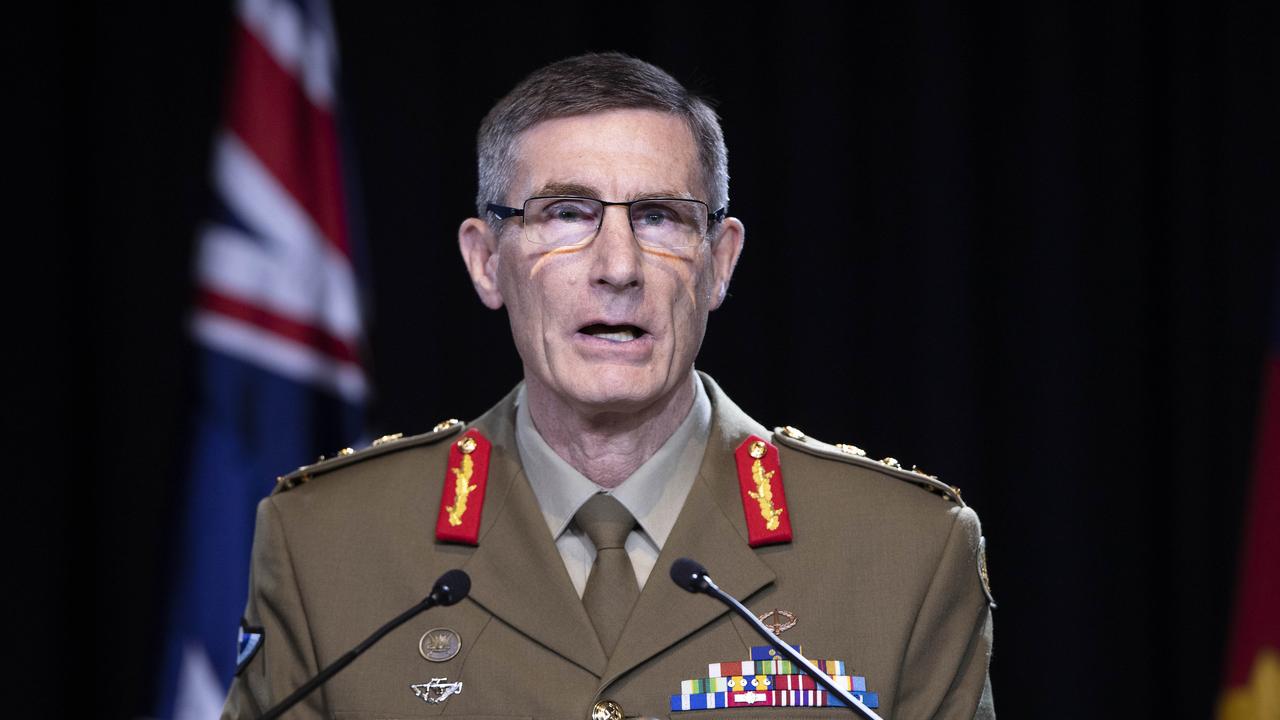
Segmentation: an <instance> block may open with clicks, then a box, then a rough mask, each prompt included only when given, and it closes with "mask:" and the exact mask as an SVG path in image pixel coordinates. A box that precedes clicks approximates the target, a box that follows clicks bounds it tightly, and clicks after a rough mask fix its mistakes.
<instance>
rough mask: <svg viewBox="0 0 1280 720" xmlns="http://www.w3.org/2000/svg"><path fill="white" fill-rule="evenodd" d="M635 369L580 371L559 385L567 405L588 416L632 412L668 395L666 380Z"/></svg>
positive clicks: (590, 369)
mask: <svg viewBox="0 0 1280 720" xmlns="http://www.w3.org/2000/svg"><path fill="white" fill-rule="evenodd" d="M637 370H639V369H638V368H584V369H583V370H581V371H580V374H579V375H578V376H577V377H575V378H574V379H573V381H572V382H567V383H564V384H563V385H561V387H562V388H563V389H564V399H565V400H568V401H569V404H571V405H574V406H577V407H578V408H580V409H582V410H584V411H587V412H591V413H601V412H608V413H612V412H636V411H639V410H642V409H644V408H647V407H649V406H651V405H653V404H654V403H656V402H659V401H660V400H662V398H663V397H664V396H666V395H667V394H668V393H669V392H670V389H671V388H670V386H669V384H668V383H666V382H664V381H665V380H666V378H655V377H653V375H652V374H651V373H648V372H637Z"/></svg>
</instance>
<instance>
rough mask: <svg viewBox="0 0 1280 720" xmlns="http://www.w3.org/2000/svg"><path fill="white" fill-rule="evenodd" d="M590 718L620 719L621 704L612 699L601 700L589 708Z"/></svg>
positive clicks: (596, 719) (594, 719)
mask: <svg viewBox="0 0 1280 720" xmlns="http://www.w3.org/2000/svg"><path fill="white" fill-rule="evenodd" d="M591 720H622V706H621V705H619V704H618V703H616V702H614V701H612V700H601V701H600V702H598V703H596V704H595V705H594V706H593V707H592V708H591Z"/></svg>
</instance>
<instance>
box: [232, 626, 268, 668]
mask: <svg viewBox="0 0 1280 720" xmlns="http://www.w3.org/2000/svg"><path fill="white" fill-rule="evenodd" d="M262 635H263V631H262V628H260V627H254V626H252V625H250V624H249V621H248V620H245V619H244V618H240V633H239V636H238V637H237V638H236V675H239V674H240V673H242V672H244V669H245V667H247V666H248V665H249V661H250V660H252V659H253V656H254V655H257V654H258V650H260V649H261V648H262Z"/></svg>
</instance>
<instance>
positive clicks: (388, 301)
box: [7, 0, 1280, 718]
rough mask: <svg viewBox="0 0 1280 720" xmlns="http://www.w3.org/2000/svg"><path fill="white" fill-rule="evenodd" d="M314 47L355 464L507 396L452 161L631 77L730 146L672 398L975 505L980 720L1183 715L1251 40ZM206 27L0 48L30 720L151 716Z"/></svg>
mask: <svg viewBox="0 0 1280 720" xmlns="http://www.w3.org/2000/svg"><path fill="white" fill-rule="evenodd" d="M335 14H336V22H337V27H338V32H339V35H340V43H341V51H342V66H343V70H344V77H343V89H344V92H345V99H346V107H345V110H346V121H347V126H348V130H349V131H350V140H351V142H352V145H353V147H354V149H355V153H354V154H353V155H352V156H350V157H349V162H350V163H352V164H353V167H354V169H355V170H356V171H357V172H358V175H359V177H360V179H361V182H362V190H361V191H362V194H363V218H364V234H365V236H366V238H367V254H368V268H367V270H368V274H369V278H370V280H371V285H370V288H371V290H370V292H369V308H370V314H369V327H370V347H369V349H370V354H369V362H370V369H371V372H372V376H373V378H374V381H375V383H376V387H377V391H378V394H377V398H376V401H375V402H374V403H373V404H372V406H371V407H370V410H369V418H370V424H371V430H372V433H373V434H374V435H375V436H376V435H377V434H381V433H383V432H406V433H413V432H420V431H423V430H425V429H428V428H430V426H431V425H432V424H434V423H435V422H436V421H437V420H439V419H442V418H445V417H451V416H453V417H463V418H466V417H473V416H475V415H477V414H479V413H480V412H482V411H483V410H484V409H485V408H487V407H488V406H489V405H490V404H492V403H493V402H494V401H496V400H497V399H498V398H499V397H500V396H501V394H502V393H504V392H505V391H506V390H507V389H508V388H509V387H510V386H511V385H512V384H514V383H515V382H516V381H517V380H518V379H519V376H520V366H519V363H518V359H517V357H516V355H515V353H514V350H513V349H512V347H511V344H510V339H509V334H508V329H507V326H506V318H505V315H504V314H502V313H494V312H490V311H487V310H485V309H484V308H483V307H482V306H481V305H480V303H479V302H478V301H477V300H476V298H475V295H474V293H473V292H472V290H471V288H470V286H469V283H468V282H467V280H466V279H465V277H464V274H463V270H462V266H461V263H460V261H459V259H458V257H457V250H456V243H455V237H456V235H455V233H456V229H457V226H458V223H459V222H460V221H461V220H462V219H463V218H464V217H466V216H468V215H469V214H470V213H471V212H472V210H471V208H472V199H473V195H474V192H475V170H474V159H473V157H474V156H473V138H474V133H475V130H476V128H477V125H478V123H479V121H480V118H481V117H482V116H483V114H484V113H485V111H486V110H487V109H488V107H489V106H490V105H491V104H492V103H493V102H494V101H495V100H496V99H497V98H498V97H500V96H501V95H502V94H503V93H505V92H506V91H507V90H508V89H509V88H510V87H511V86H512V85H513V84H514V83H515V82H516V81H517V80H518V79H519V78H521V77H522V76H523V75H525V74H526V73H528V72H529V71H531V70H532V69H534V68H536V67H538V66H540V65H542V64H544V63H546V62H548V61H551V60H554V59H558V58H561V57H564V56H567V55H571V54H576V53H578V52H582V51H586V50H609V49H617V50H622V51H625V52H629V53H632V54H635V55H638V56H640V57H643V58H645V59H647V60H650V61H652V62H654V63H657V64H658V65H660V66H662V67H664V68H666V69H667V70H668V71H670V72H672V73H673V74H674V75H676V76H677V77H678V78H680V79H681V80H683V81H685V82H686V83H687V84H689V85H691V86H694V87H696V88H699V89H701V90H702V91H704V92H706V93H708V94H710V95H711V96H713V97H714V98H716V99H717V100H718V101H719V105H718V109H719V112H720V113H721V115H722V117H723V124H724V128H725V133H726V136H727V140H728V145H729V150H730V171H731V173H732V177H733V179H732V183H731V193H732V201H731V205H732V209H733V214H735V215H736V216H738V217H739V218H742V220H743V221H744V222H745V224H746V227H747V242H746V249H745V253H744V255H743V258H742V261H741V263H740V265H739V267H738V271H737V275H736V278H735V281H734V284H733V287H732V288H731V296H730V298H729V300H728V301H727V303H726V304H725V306H724V307H723V308H722V309H721V310H719V311H717V312H715V313H713V315H712V319H711V326H710V330H709V332H708V335H707V338H706V341H705V344H704V346H703V349H702V353H701V355H700V358H699V366H700V367H701V368H703V369H706V370H708V371H710V372H711V373H712V374H713V375H714V376H715V377H716V378H717V379H718V380H719V381H720V382H721V383H722V384H723V386H724V387H725V388H726V390H727V391H728V392H729V393H731V394H732V395H733V396H734V398H735V399H736V400H738V401H739V402H740V403H741V404H742V405H743V406H744V407H745V408H746V409H747V410H748V411H749V412H750V413H752V414H753V415H754V416H755V417H757V418H758V419H760V420H761V421H762V422H764V423H766V424H769V425H775V424H776V425H781V424H791V425H795V426H798V427H800V428H802V429H804V430H805V431H807V432H809V433H810V434H812V435H815V436H817V437H819V438H822V439H824V440H827V441H830V442H851V443H854V444H857V445H859V446H861V447H864V448H866V449H867V450H868V451H869V452H871V453H872V454H873V455H875V456H877V457H880V456H885V455H892V456H894V457H897V458H899V459H900V460H902V461H903V462H904V464H907V465H908V466H909V465H910V464H913V463H914V464H918V465H920V466H921V467H922V468H925V469H927V470H928V471H929V472H932V473H936V474H939V475H940V476H941V477H942V478H943V479H944V480H945V481H947V482H949V483H951V484H955V485H959V486H960V487H962V488H963V490H964V496H965V498H966V500H967V501H969V502H970V503H971V504H972V505H973V506H974V507H976V508H977V510H978V511H979V513H980V514H981V517H982V519H983V522H984V529H985V533H986V536H987V538H988V542H989V557H990V568H991V578H992V586H993V589H994V593H995V595H996V598H997V600H998V601H999V602H1000V607H999V609H998V611H997V612H996V625H995V630H996V635H995V637H996V642H995V656H994V659H993V664H992V677H993V681H994V686H995V695H996V700H997V708H998V710H999V712H1000V714H1001V716H1002V717H1005V718H1025V717H1035V718H1054V717H1075V716H1079V715H1080V714H1082V713H1083V712H1084V710H1081V709H1079V708H1085V709H1091V710H1092V711H1093V712H1096V713H1097V714H1099V715H1103V716H1110V717H1119V716H1133V717H1205V716H1207V715H1209V714H1210V712H1211V707H1212V703H1213V700H1214V698H1215V696H1216V694H1217V688H1218V685H1219V677H1220V665H1221V658H1222V655H1223V643H1224V635H1225V631H1226V628H1227V626H1228V623H1229V617H1228V613H1229V602H1230V597H1231V589H1232V587H1233V583H1234V571H1235V558H1236V551H1237V544H1238V536H1239V532H1240V517H1241V508H1242V502H1243V498H1244V488H1245V486H1246V482H1247V478H1248V476H1249V472H1250V452H1251V443H1252V431H1253V423H1254V419H1255V413H1256V406H1257V402H1256V401H1257V396H1258V380H1259V372H1260V368H1261V359H1262V357H1263V354H1264V350H1265V347H1266V346H1265V337H1266V327H1267V312H1268V309H1269V306H1270V305H1271V301H1270V297H1271V292H1272V290H1273V288H1272V287H1271V285H1272V282H1273V279H1274V278H1275V277H1277V272H1276V270H1277V267H1280V265H1278V262H1280V261H1278V258H1277V253H1276V250H1277V248H1276V245H1277V242H1276V239H1277V237H1280V212H1278V210H1277V188H1278V187H1280V183H1278V182H1277V171H1276V167H1277V166H1276V162H1277V158H1278V157H1280V154H1278V153H1277V140H1276V136H1277V132H1276V128H1280V113H1277V102H1276V93H1277V90H1278V89H1280V88H1278V87H1277V69H1278V68H1277V53H1276V50H1275V44H1276V43H1275V40H1274V38H1275V36H1276V32H1277V30H1280V26H1278V25H1277V22H1276V20H1277V18H1276V14H1277V11H1276V9H1275V6H1274V4H1271V3H1257V4H1256V5H1251V6H1244V5H1233V4H1224V3H1219V2H1209V1H1208V0H1205V1H1204V2H1199V3H1196V2H1184V3H1173V4H1166V3H1142V4H1130V3H1105V4H1099V5H1097V6H1086V5H1082V4H1065V3H1055V4H1044V5H1032V4H1027V5H1023V4H1009V5H1007V6H1002V7H999V8H998V9H997V8H995V7H992V6H989V5H986V4H981V5H975V6H966V5H959V4H946V3H935V2H927V1H925V0H917V1H915V2H907V3H861V4H857V5H852V4H845V3H838V4H835V3H833V4H832V5H830V6H823V5H807V4H803V3H786V4H781V5H765V6H762V7H755V8H751V7H748V6H746V5H744V4H735V5H723V6H701V5H697V4H690V3H685V2H680V3H674V2H658V3H652V4H648V5H629V6H624V7H613V6H606V5H600V4H594V5H583V4H573V3H569V4H565V3H561V4H557V5H554V6H541V5H514V6H509V7H508V6H502V5H492V4H480V5H477V4H467V5H460V6H453V7H435V6H428V4H427V3H419V4H413V5H409V4H405V5H395V6H379V5H377V4H373V3H355V2H345V1H341V0H340V1H339V2H338V3H337V7H336V10H335ZM230 20H231V13H230V8H228V7H223V6H222V5H221V3H209V4H206V5H205V6H202V7H189V6H188V4H186V3H150V4H147V5H145V6H144V5H135V4H116V3H112V4H100V5H99V6H98V7H96V8H92V7H75V8H70V7H52V8H50V9H48V10H43V11H40V14H39V16H38V17H37V18H36V19H35V20H34V21H32V22H31V23H29V24H27V25H23V26H20V27H19V28H18V33H17V34H19V35H23V36H25V37H24V38H23V40H24V42H22V43H20V44H19V45H18V47H19V48H20V51H21V52H23V53H24V54H26V62H25V64H24V66H25V67H30V68H38V72H37V73H36V74H35V75H34V77H35V78H36V80H35V82H30V80H29V79H28V78H27V76H28V75H29V73H28V72H27V71H23V72H22V73H18V74H19V75H22V76H23V78H24V80H27V82H25V83H24V84H23V87H24V89H25V90H28V91H32V92H31V96H32V98H33V102H32V103H31V104H30V105H27V106H25V107H30V108H32V109H33V112H32V113H30V117H29V119H31V120H34V123H33V125H35V126H36V127H34V128H33V132H32V134H31V135H29V136H28V137H30V138H33V140H32V141H31V142H30V143H28V142H26V138H25V137H22V138H12V139H11V141H16V142H17V144H20V145H27V146H28V147H27V148H25V149H28V150H30V149H34V150H35V151H36V154H37V155H38V161H37V164H36V166H35V167H37V168H39V170H38V171H35V172H32V173H31V174H29V175H27V176H26V179H27V181H29V182H32V183H34V186H35V189H36V190H37V192H39V191H42V190H47V191H48V192H47V193H46V195H47V197H49V198H52V199H53V202H52V205H53V206H54V207H53V208H52V210H51V212H50V215H49V216H50V217H51V218H52V230H51V231H50V232H51V234H50V235H49V236H47V237H41V238H38V241H36V242H31V243H28V244H29V245H30V246H31V247H29V248H28V252H32V251H33V252H32V260H31V261H30V262H29V263H27V264H24V266H23V267H28V268H32V274H31V275H30V276H29V277H27V278H18V277H14V278H13V280H12V283H13V284H17V283H19V282H20V281H21V280H23V279H32V278H34V279H36V280H38V282H37V283H35V284H37V285H38V286H39V287H40V291H38V293H37V294H36V295H34V296H31V297H28V298H27V299H26V300H25V301H24V304H22V305H17V306H15V307H16V308H17V311H16V312H15V313H14V314H15V315H18V316H21V318H22V319H24V320H27V321H28V322H26V323H24V324H23V327H24V329H23V330H22V332H23V333H24V335H25V337H26V338H27V340H26V343H27V344H26V347H29V348H33V349H34V350H35V352H29V353H23V354H24V355H27V356H28V357H27V358H26V359H27V360H28V363H29V364H30V365H31V367H29V368H27V370H26V371H24V375H23V377H22V379H21V384H22V385H23V386H24V388H23V389H31V390H35V391H36V394H37V398H38V399H37V402H36V403H34V404H33V405H32V407H31V409H30V410H29V411H24V413H23V414H21V415H14V414H12V413H11V414H9V415H10V417H9V419H8V420H7V423H12V425H11V427H9V428H8V429H9V430H10V431H11V432H10V434H9V436H10V437H11V438H13V437H25V438H30V439H31V442H32V444H30V445H28V446H27V447H28V449H27V450H25V451H24V452H22V453H19V455H21V456H22V459H23V460H24V461H25V462H23V463H21V464H20V465H19V466H18V467H19V468H20V469H21V470H20V475H21V477H20V478H18V479H16V480H15V482H14V483H13V486H14V487H15V488H17V489H18V494H17V495H16V497H15V498H14V500H13V503H14V504H13V507H14V508H15V509H17V510H18V512H15V513H14V515H15V519H14V520H13V521H12V522H11V523H10V527H11V530H13V531H15V532H16V534H17V537H18V538H19V539H18V540H16V541H15V545H14V551H13V552H12V553H11V558H12V559H13V562H12V563H11V565H10V568H9V574H10V578H11V581H12V582H13V583H14V587H15V589H16V588H26V587H36V588H38V589H39V592H38V594H37V595H36V596H34V597H32V596H31V595H30V594H29V593H28V592H27V591H26V590H22V591H21V594H20V595H19V597H21V598H22V607H23V608H24V609H23V610H22V612H20V613H19V614H18V615H17V616H16V617H15V618H13V619H14V620H16V621H17V622H16V624H18V625H19V626H20V627H19V629H20V633H19V635H18V639H16V640H14V641H13V646H14V647H15V648H20V652H21V656H22V657H23V658H24V660H25V662H26V664H27V666H28V667H29V668H32V669H35V671H36V672H35V674H36V675H37V676H39V677H40V678H42V679H43V681H44V683H46V684H48V686H49V690H48V691H47V692H34V691H32V692H26V693H18V694H20V695H23V696H24V697H26V700H25V701H26V702H30V703H32V705H31V707H30V709H29V711H30V713H32V714H31V715H30V716H35V715H40V716H57V715H60V714H63V713H70V712H71V711H72V709H79V710H80V712H83V713H86V714H87V715H89V716H94V717H118V718H128V717H133V716H135V715H138V714H142V713H145V712H147V711H148V710H149V708H150V701H151V697H152V693H153V691H154V686H153V684H154V683H153V678H154V675H155V672H156V671H155V664H156V662H157V657H158V650H159V647H160V631H161V628H162V626H163V622H162V619H163V610H164V603H165V597H164V593H165V587H166V574H165V573H166V570H165V568H166V563H168V562H169V560H170V559H171V558H170V554H171V550H172V548H171V545H170V537H171V536H172V533H173V531H174V529H175V528H174V525H175V522H176V521H175V519H174V516H173V513H174V510H175V508H176V504H177V502H178V499H179V497H180V493H181V491H182V481H183V477H184V469H183V462H184V453H185V444H186V438H187V434H188V430H189V419H190V414H191V407H190V398H191V396H192V381H193V376H192V372H193V370H192V367H191V364H190V360H191V357H192V352H191V348H190V346H189V343H188V340H187V339H186V335H185V329H184V322H185V317H186V311H187V307H188V303H189V300H190V297H191V292H192V286H191V280H190V277H191V273H190V262H191V251H192V243H193V240H194V236H195V231H196V228H197V225H198V221H199V219H200V217H201V213H202V212H203V210H204V208H205V202H206V192H207V189H206V188H207V186H206V180H205V177H206V173H207V168H208V157H209V148H210V139H211V137H212V133H213V130H214V128H215V127H216V124H217V118H218V112H219V107H220V101H221V89H222V82H223V76H224V71H225V68H224V59H225V55H226V44H227V40H228V30H229V28H230ZM28 86H30V87H28ZM17 242H25V241H24V240H18V241H17ZM22 274H25V273H22ZM27 325H30V326H31V327H29V328H28V327H26V326H27ZM28 465H29V467H28ZM43 508H52V511H51V512H45V511H44V510H43ZM424 512H425V511H424ZM424 517H426V516H425V515H424ZM426 522H427V521H426V520H424V523H426ZM850 553H851V555H850V557H849V558H833V560H835V561H840V562H850V561H852V562H856V559H857V549H856V548H852V549H850ZM849 612H850V613H856V612H858V608H856V607H851V608H850V609H849ZM234 632H235V627H234V626H233V624H232V623H230V622H229V623H228V626H227V633H228V637H229V638H230V637H232V636H233V635H234ZM22 702H23V701H20V703H19V704H20V705H21V703H22Z"/></svg>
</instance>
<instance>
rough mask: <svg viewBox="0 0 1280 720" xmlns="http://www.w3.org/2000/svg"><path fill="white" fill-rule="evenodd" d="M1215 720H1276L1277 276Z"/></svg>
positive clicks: (1279, 577)
mask: <svg viewBox="0 0 1280 720" xmlns="http://www.w3.org/2000/svg"><path fill="white" fill-rule="evenodd" d="M1276 279H1277V285H1276V286H1275V287H1274V290H1275V292H1276V296H1275V304H1274V306H1273V307H1272V313H1271V314H1272V318H1271V348H1270V352H1269V353H1268V357H1267V364H1266V371H1265V375H1264V377H1263V384H1262V385H1263V390H1262V392H1263V395H1262V403H1261V412H1260V413H1259V418H1260V422H1259V425H1258V440H1257V452H1256V455H1255V460H1254V475H1253V492H1252V494H1251V496H1250V500H1249V504H1248V506H1247V508H1248V509H1247V511H1246V515H1247V525H1246V529H1245V535H1244V537H1243V540H1244V544H1243V547H1242V548H1241V554H1240V560H1241V561H1240V582H1239V587H1238V589H1237V591H1236V605H1235V616H1234V622H1233V627H1232V634H1231V645H1230V649H1229V652H1228V655H1227V673H1226V683H1225V686H1224V687H1223V693H1222V697H1221V698H1220V699H1219V702H1218V718H1219V720H1261V719H1262V718H1280V272H1278V273H1277V278H1276Z"/></svg>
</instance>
